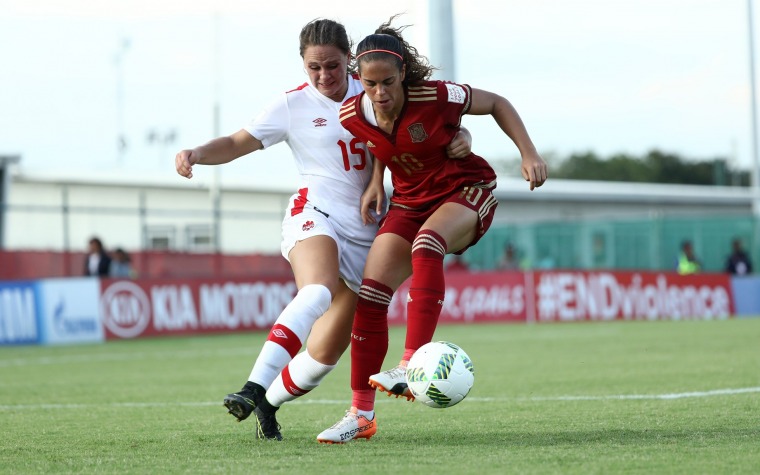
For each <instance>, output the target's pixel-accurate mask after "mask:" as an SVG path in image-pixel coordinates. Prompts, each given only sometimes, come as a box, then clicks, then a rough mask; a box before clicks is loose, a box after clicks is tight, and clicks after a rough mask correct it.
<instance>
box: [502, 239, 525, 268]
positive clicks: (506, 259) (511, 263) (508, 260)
mask: <svg viewBox="0 0 760 475" xmlns="http://www.w3.org/2000/svg"><path fill="white" fill-rule="evenodd" d="M497 268H498V269H502V270H519V269H520V262H519V261H518V259H517V253H516V252H515V248H514V247H513V246H512V244H511V243H507V245H506V247H505V248H504V255H503V256H501V260H500V261H499V265H498V266H497Z"/></svg>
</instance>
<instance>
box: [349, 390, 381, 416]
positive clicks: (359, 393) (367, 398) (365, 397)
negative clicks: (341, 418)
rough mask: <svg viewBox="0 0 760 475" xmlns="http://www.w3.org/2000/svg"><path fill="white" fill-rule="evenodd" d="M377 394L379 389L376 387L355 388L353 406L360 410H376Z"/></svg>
mask: <svg viewBox="0 0 760 475" xmlns="http://www.w3.org/2000/svg"><path fill="white" fill-rule="evenodd" d="M375 394H377V391H375V390H374V388H373V389H359V390H354V392H353V398H352V399H351V406H353V407H355V408H356V409H358V410H360V411H374V410H375Z"/></svg>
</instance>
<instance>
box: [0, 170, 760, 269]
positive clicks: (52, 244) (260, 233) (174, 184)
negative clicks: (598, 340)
mask: <svg viewBox="0 0 760 475" xmlns="http://www.w3.org/2000/svg"><path fill="white" fill-rule="evenodd" d="M200 175H202V176H200ZM244 178H245V177H240V176H225V177H223V179H222V180H221V181H220V183H219V196H220V200H219V206H218V209H215V206H214V200H212V198H211V197H212V188H213V187H214V186H215V185H214V183H213V176H212V174H211V173H203V174H201V173H196V177H194V178H193V179H192V180H185V179H183V178H180V177H178V176H177V175H176V174H174V175H172V174H165V175H161V176H158V175H150V174H146V173H142V174H129V173H127V172H126V171H124V170H116V171H113V172H100V173H88V174H86V175H83V174H74V173H72V174H70V175H64V174H61V173H55V174H52V173H51V174H45V173H39V172H34V173H33V172H25V171H24V170H23V168H22V167H21V166H20V165H19V164H18V163H14V164H11V165H10V166H9V167H8V169H7V173H6V174H5V180H6V186H5V188H6V189H5V197H4V200H3V203H2V205H3V206H2V207H1V208H0V211H2V213H0V218H2V221H0V223H4V226H0V230H1V231H3V233H4V235H3V236H0V244H2V245H3V246H4V248H5V249H6V250H52V251H61V250H71V251H83V250H84V249H85V248H86V246H87V242H88V240H89V238H90V237H91V236H94V235H97V236H99V237H100V238H101V239H102V240H103V241H104V243H105V244H106V246H107V247H109V248H114V247H122V248H124V249H127V250H130V251H132V250H146V249H165V250H176V251H198V252H208V251H212V250H214V242H215V240H214V232H215V230H216V229H218V230H219V250H220V251H221V252H223V253H227V254H248V253H275V254H277V253H279V246H280V222H281V220H282V215H283V212H284V210H285V208H286V206H287V202H288V199H289V198H290V196H291V195H292V194H293V193H295V192H296V191H297V188H298V183H297V182H296V181H295V180H297V177H284V179H283V180H278V183H272V184H261V183H251V182H250V181H248V180H246V179H244ZM288 180H290V181H288ZM495 194H496V197H497V198H498V199H499V202H500V204H499V206H498V208H497V210H496V216H495V220H494V226H499V225H500V224H525V223H533V222H538V221H578V220H599V219H604V220H610V221H613V220H624V219H635V218H642V217H651V216H666V215H680V216H683V215H692V216H695V215H700V216H709V215H713V216H714V215H724V216H725V215H749V214H751V211H752V200H751V193H750V189H748V188H738V187H715V186H691V185H657V184H631V183H618V182H596V181H593V182H592V181H573V180H553V179H551V178H550V179H549V181H548V182H547V183H546V184H545V185H544V186H543V187H541V188H539V189H537V190H535V191H532V192H531V191H529V190H528V186H527V184H526V183H525V182H524V181H522V180H521V179H517V178H512V177H501V178H500V179H499V184H498V187H497V189H496V192H495ZM1 197H2V195H0V198H1ZM357 206H358V203H357Z"/></svg>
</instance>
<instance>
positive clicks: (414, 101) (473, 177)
mask: <svg viewBox="0 0 760 475" xmlns="http://www.w3.org/2000/svg"><path fill="white" fill-rule="evenodd" d="M471 94H472V92H471V90H470V86H468V85H466V84H454V83H450V82H444V81H426V82H423V83H421V84H418V85H415V86H408V87H405V89H404V95H405V101H404V107H403V108H402V110H401V114H400V115H399V117H398V119H396V123H395V124H394V126H393V132H392V133H390V134H387V133H385V132H384V131H383V130H382V129H380V128H379V127H377V126H375V125H372V124H371V123H370V122H369V121H367V119H365V117H364V114H363V113H362V99H363V98H364V97H365V93H364V92H362V93H360V94H359V95H357V96H355V97H352V98H351V99H348V100H347V101H346V102H344V103H343V107H342V108H341V110H340V116H339V117H340V122H341V125H343V127H345V128H346V130H348V131H349V132H351V135H353V136H354V137H356V138H357V139H359V140H361V141H362V142H364V143H365V144H366V145H367V149H368V150H369V151H370V152H372V154H374V155H375V157H377V158H378V159H379V160H380V161H382V162H383V163H384V164H385V165H386V166H387V168H388V169H389V170H390V171H391V181H392V183H393V196H392V197H391V203H392V204H396V205H401V206H404V207H408V208H413V209H419V208H424V207H426V206H427V205H430V204H432V203H436V202H437V201H438V200H439V199H442V198H444V197H446V196H449V195H451V194H452V193H453V192H456V191H457V190H459V189H461V188H463V187H465V186H478V187H483V188H489V189H493V188H495V187H496V173H495V172H494V171H493V169H492V168H491V166H490V165H489V164H488V162H486V160H485V159H483V158H482V157H479V156H478V155H475V154H473V153H471V154H470V155H469V156H468V157H466V158H463V159H451V158H448V156H447V155H446V146H447V145H448V144H449V143H450V142H451V140H452V139H453V138H454V136H455V135H456V133H457V132H458V131H459V127H460V124H461V119H462V115H464V114H466V113H467V111H468V110H469V109H470V101H471ZM373 119H374V117H373Z"/></svg>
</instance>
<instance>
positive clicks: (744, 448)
mask: <svg viewBox="0 0 760 475" xmlns="http://www.w3.org/2000/svg"><path fill="white" fill-rule="evenodd" d="M265 338H266V334H265V333H247V334H240V333H239V334H234V335H218V336H209V337H192V338H156V339H144V340H137V341H122V342H110V343H107V344H103V345H88V346H63V347H4V348H0V381H2V384H0V431H2V434H3V443H2V444H0V473H13V474H18V473H139V474H143V473H161V474H173V473H203V474H205V473H224V474H233V473H241V474H242V473H283V474H284V473H317V474H318V473H334V474H342V473H346V474H348V473H362V474H368V475H371V474H375V473H378V474H381V473H382V474H386V473H430V472H433V473H446V474H470V473H476V474H480V475H483V474H504V473H562V474H574V473H578V474H587V473H711V474H717V473H731V474H742V473H748V474H749V473H756V472H757V467H758V466H760V452H758V450H757V441H758V440H760V427H759V426H758V424H757V414H758V413H760V392H752V391H747V392H746V393H735V394H724V395H718V394H716V395H712V396H710V397H684V398H676V397H674V398H671V399H668V398H660V399H656V398H646V397H644V398H638V399H636V398H625V397H617V396H625V395H629V396H630V395H643V396H646V395H658V394H659V395H662V394H671V395H673V394H678V393H688V392H695V391H696V392H699V391H710V390H716V389H725V388H752V387H757V386H758V383H759V382H760V381H758V378H757V368H758V367H760V352H758V351H757V341H758V339H760V319H748V320H728V321H708V322H700V321H683V322H616V323H588V324H545V325H542V324H536V325H499V324H494V325H484V324H481V325H447V326H441V327H439V328H438V330H437V332H436V335H435V339H436V340H446V341H451V342H454V343H456V344H458V345H460V346H461V347H462V348H464V349H465V350H466V351H467V352H468V354H469V356H470V358H471V359H472V362H473V364H474V366H475V367H476V373H475V374H476V377H475V385H474V387H473V390H472V392H471V393H470V395H469V396H468V397H467V399H466V400H465V401H463V402H462V403H460V404H458V405H457V406H455V407H453V408H450V409H431V408H427V407H424V406H423V405H421V404H417V403H409V402H406V401H405V400H403V399H394V398H387V397H383V396H378V403H377V413H378V424H379V429H378V434H377V435H376V436H375V437H374V438H373V439H372V440H370V441H358V442H354V443H350V444H347V445H336V446H326V445H320V444H318V443H317V442H316V440H315V437H316V434H317V433H319V432H320V431H321V430H322V429H324V428H326V427H328V426H329V425H331V424H333V423H334V422H336V421H337V420H338V419H339V418H340V417H341V416H342V414H343V411H344V410H345V409H347V407H348V404H349V401H350V392H349V389H348V380H349V378H348V373H349V368H350V364H349V361H348V355H346V356H344V358H343V360H341V362H340V363H339V365H338V367H337V368H336V370H335V371H334V372H333V373H331V374H330V375H328V376H327V377H326V378H325V380H324V381H323V384H322V385H321V386H320V387H319V388H317V389H316V390H314V391H312V392H311V393H309V394H308V395H306V396H305V397H303V398H302V399H301V400H299V401H297V402H293V403H290V404H288V405H286V406H284V407H283V408H282V409H281V410H280V411H279V412H278V419H279V422H280V423H281V425H282V432H283V435H284V437H285V440H284V441H283V442H279V443H277V442H264V441H258V440H256V439H255V437H254V432H253V427H254V425H253V422H252V421H250V420H246V421H243V422H242V423H237V422H235V421H234V419H233V418H232V417H231V416H229V415H227V414H226V412H225V409H224V408H223V407H222V403H221V400H222V398H223V397H224V395H225V394H226V393H228V392H230V391H233V390H237V389H239V388H240V386H241V385H242V383H243V382H244V380H245V378H246V377H247V376H248V373H249V371H250V367H251V364H252V362H253V359H254V357H255V355H256V354H257V352H258V350H259V348H260V347H261V344H262V343H263V342H264V339H265ZM403 340H404V331H403V329H402V328H397V327H396V328H393V329H392V330H391V348H390V351H389V355H388V357H387V358H386V363H387V364H388V365H389V366H390V365H393V364H395V363H396V361H397V359H398V356H399V355H400V352H401V348H402V343H403Z"/></svg>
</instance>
